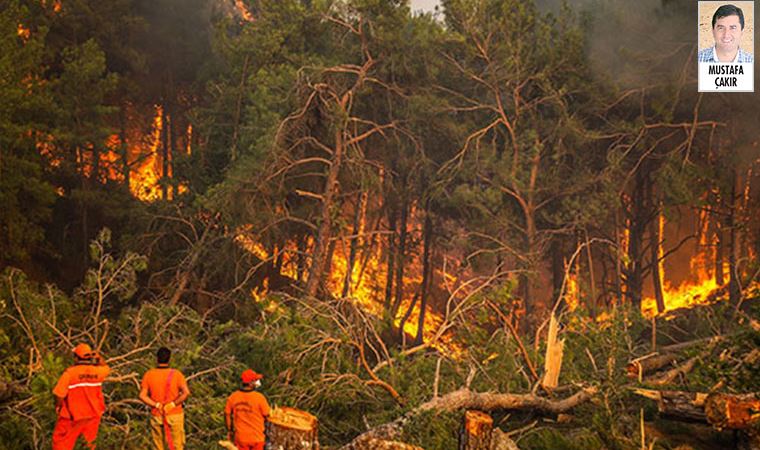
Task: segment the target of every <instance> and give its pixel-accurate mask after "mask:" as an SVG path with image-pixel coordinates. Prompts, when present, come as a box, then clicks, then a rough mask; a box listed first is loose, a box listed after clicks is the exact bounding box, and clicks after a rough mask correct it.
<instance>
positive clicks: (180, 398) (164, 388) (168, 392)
mask: <svg viewBox="0 0 760 450" xmlns="http://www.w3.org/2000/svg"><path fill="white" fill-rule="evenodd" d="M171 355H172V354H171V350H169V349H168V348H166V347H161V348H159V349H158V352H156V360H157V363H158V364H157V367H156V368H154V369H150V370H149V371H147V372H145V375H143V379H142V387H141V390H140V400H142V402H143V403H145V404H146V405H148V406H150V407H151V417H150V434H151V438H152V439H153V448H154V449H156V450H163V449H164V438H166V443H167V444H168V447H169V450H183V449H184V447H185V414H184V412H183V409H182V404H183V403H184V402H185V400H186V399H187V397H188V396H189V395H190V389H189V388H188V387H187V380H185V376H184V375H182V372H180V371H179V370H177V369H173V368H170V367H169V360H170V359H171Z"/></svg>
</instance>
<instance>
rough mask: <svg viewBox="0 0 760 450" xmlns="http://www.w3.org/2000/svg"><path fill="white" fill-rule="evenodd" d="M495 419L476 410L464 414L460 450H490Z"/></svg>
mask: <svg viewBox="0 0 760 450" xmlns="http://www.w3.org/2000/svg"><path fill="white" fill-rule="evenodd" d="M492 433H493V419H492V418H491V416H490V415H488V414H486V413H484V412H483V411H477V410H474V409H471V410H467V411H465V413H464V423H463V424H462V432H461V433H460V434H459V450H490V448H491V435H492Z"/></svg>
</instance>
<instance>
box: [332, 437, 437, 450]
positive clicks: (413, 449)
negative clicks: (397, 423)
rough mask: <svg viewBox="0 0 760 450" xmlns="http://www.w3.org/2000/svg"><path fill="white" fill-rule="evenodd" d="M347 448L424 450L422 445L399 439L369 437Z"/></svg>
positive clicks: (353, 449) (354, 449) (361, 449)
mask: <svg viewBox="0 0 760 450" xmlns="http://www.w3.org/2000/svg"><path fill="white" fill-rule="evenodd" d="M345 448H346V449H347V450H423V449H422V448H421V447H417V446H415V445H411V444H406V443H404V442H398V441H388V440H385V439H378V438H368V439H361V440H359V441H357V442H354V443H352V444H351V445H349V446H347V447H345Z"/></svg>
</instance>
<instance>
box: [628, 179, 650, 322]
mask: <svg viewBox="0 0 760 450" xmlns="http://www.w3.org/2000/svg"><path fill="white" fill-rule="evenodd" d="M643 170H644V169H639V170H638V171H637V172H636V184H635V187H634V190H633V195H632V196H631V216H630V217H631V222H630V231H629V233H628V236H629V241H628V261H629V262H628V268H627V286H626V293H627V294H628V297H629V298H630V300H631V303H632V304H633V306H634V309H635V310H640V309H641V296H642V286H643V277H644V271H643V260H642V251H641V249H642V242H643V239H644V230H645V229H646V221H647V218H646V216H647V208H646V205H645V202H646V200H645V196H646V195H645V193H646V192H647V189H646V184H647V183H648V180H647V179H646V178H647V176H646V175H645V174H643V173H642V172H643Z"/></svg>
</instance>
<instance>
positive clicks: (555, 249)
mask: <svg viewBox="0 0 760 450" xmlns="http://www.w3.org/2000/svg"><path fill="white" fill-rule="evenodd" d="M561 239H562V238H561V237H559V236H556V237H554V239H552V243H551V246H550V248H549V253H551V261H552V298H553V299H557V298H559V295H560V290H561V289H562V280H563V279H564V278H565V261H564V259H563V255H562V240H561ZM563 303H564V301H563ZM564 307H565V305H564V304H563V305H562V306H561V308H563V309H564Z"/></svg>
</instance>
